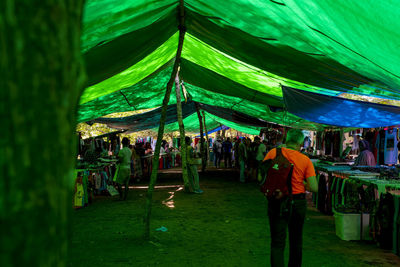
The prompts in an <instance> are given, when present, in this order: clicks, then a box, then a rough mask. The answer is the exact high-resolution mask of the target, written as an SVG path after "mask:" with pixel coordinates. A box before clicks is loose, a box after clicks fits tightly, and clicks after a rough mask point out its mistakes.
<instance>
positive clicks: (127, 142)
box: [122, 137, 131, 147]
mask: <svg viewBox="0 0 400 267" xmlns="http://www.w3.org/2000/svg"><path fill="white" fill-rule="evenodd" d="M130 142H131V141H129V138H128V137H124V138H122V146H123V147H127V146H129V143H130Z"/></svg>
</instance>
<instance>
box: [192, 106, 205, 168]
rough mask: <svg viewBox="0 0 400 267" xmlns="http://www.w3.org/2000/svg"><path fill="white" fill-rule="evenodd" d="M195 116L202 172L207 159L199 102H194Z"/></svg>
mask: <svg viewBox="0 0 400 267" xmlns="http://www.w3.org/2000/svg"><path fill="white" fill-rule="evenodd" d="M195 106H196V111H197V117H198V118H199V125H200V155H201V171H202V172H204V171H205V169H206V164H207V159H206V155H205V154H206V153H205V151H204V132H203V120H202V117H201V114H200V107H199V103H197V102H195Z"/></svg>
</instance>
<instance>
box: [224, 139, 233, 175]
mask: <svg viewBox="0 0 400 267" xmlns="http://www.w3.org/2000/svg"><path fill="white" fill-rule="evenodd" d="M222 151H223V153H224V164H225V168H232V143H231V139H230V138H229V137H228V138H227V139H226V140H225V141H224V142H223V143H222Z"/></svg>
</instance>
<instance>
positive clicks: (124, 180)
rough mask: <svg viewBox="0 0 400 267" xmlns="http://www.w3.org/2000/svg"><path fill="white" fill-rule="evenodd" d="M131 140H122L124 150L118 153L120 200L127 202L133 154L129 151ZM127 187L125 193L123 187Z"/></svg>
mask: <svg viewBox="0 0 400 267" xmlns="http://www.w3.org/2000/svg"><path fill="white" fill-rule="evenodd" d="M129 143H130V141H129V139H128V138H127V137H124V138H123V139H122V146H123V148H122V149H121V150H120V151H119V152H118V162H119V171H118V175H117V179H116V182H117V186H118V192H119V198H120V200H122V199H123V200H126V198H127V196H128V191H129V178H130V177H131V158H132V152H131V150H130V149H129ZM123 185H124V186H125V190H124V193H123V192H122V186H123Z"/></svg>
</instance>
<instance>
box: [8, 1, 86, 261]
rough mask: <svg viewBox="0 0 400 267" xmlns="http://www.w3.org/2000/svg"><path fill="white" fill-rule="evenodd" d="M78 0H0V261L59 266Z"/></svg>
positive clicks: (64, 244)
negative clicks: (0, 123) (0, 129)
mask: <svg viewBox="0 0 400 267" xmlns="http://www.w3.org/2000/svg"><path fill="white" fill-rule="evenodd" d="M82 8H83V1H81V0H75V1H67V0H62V1H61V0H60V1H51V0H41V1H33V0H32V1H26V0H25V1H22V0H7V1H5V0H2V1H0V101H1V102H0V114H1V118H2V120H1V121H2V131H1V138H0V143H1V144H0V149H1V151H0V170H1V172H2V174H1V175H0V176H1V177H0V190H1V191H0V225H1V230H0V231H1V234H0V240H1V245H0V251H1V252H0V253H1V254H0V265H1V266H65V265H66V258H67V248H68V239H69V234H70V233H69V231H68V223H69V222H68V218H69V214H70V212H71V210H72V190H73V181H74V177H73V175H74V166H75V152H76V139H77V138H76V136H75V125H76V108H77V105H78V101H79V96H80V93H81V91H82V88H83V84H84V80H85V74H84V68H83V64H82V59H81V52H80V36H81V20H82Z"/></svg>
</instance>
